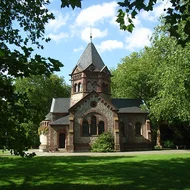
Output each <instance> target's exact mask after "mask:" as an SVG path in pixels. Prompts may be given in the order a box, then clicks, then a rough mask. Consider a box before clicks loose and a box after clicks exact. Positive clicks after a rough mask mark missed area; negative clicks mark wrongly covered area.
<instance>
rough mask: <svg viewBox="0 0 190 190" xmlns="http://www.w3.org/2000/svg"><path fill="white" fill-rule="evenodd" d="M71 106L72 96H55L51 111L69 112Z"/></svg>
mask: <svg viewBox="0 0 190 190" xmlns="http://www.w3.org/2000/svg"><path fill="white" fill-rule="evenodd" d="M69 107H70V98H53V100H52V104H51V109H50V112H51V113H68V110H69Z"/></svg>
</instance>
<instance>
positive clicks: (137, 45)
mask: <svg viewBox="0 0 190 190" xmlns="http://www.w3.org/2000/svg"><path fill="white" fill-rule="evenodd" d="M60 4H61V1H60V0H51V4H50V5H48V9H49V11H50V12H52V13H53V14H54V15H55V20H51V21H50V22H49V23H48V24H47V25H46V36H48V37H50V38H51V41H50V42H48V43H46V44H44V49H43V50H37V51H38V52H37V53H38V54H41V55H43V56H45V57H51V58H54V59H58V60H59V61H61V62H62V63H63V64H64V67H62V68H61V71H60V72H57V73H56V74H57V75H59V76H63V77H64V79H65V81H66V83H67V84H70V76H69V74H71V72H72V70H73V69H74V67H75V66H76V64H77V62H78V60H79V58H80V56H81V55H82V53H83V51H84V50H85V48H86V46H87V45H88V43H90V33H91V34H92V42H93V44H94V45H95V47H96V49H97V50H98V52H99V54H100V56H101V58H102V60H103V62H104V64H105V65H106V66H107V67H108V68H109V69H112V68H116V67H117V64H118V63H121V59H122V58H124V57H126V56H128V55H130V54H131V53H132V52H138V51H140V50H142V49H143V47H144V46H150V40H149V38H150V37H151V35H152V33H153V31H154V27H155V26H157V25H158V24H159V22H158V18H159V17H160V16H161V15H162V14H163V10H164V8H167V7H168V3H167V1H160V2H159V3H157V4H156V6H155V7H154V11H152V12H145V11H141V12H140V14H139V15H138V16H137V17H136V19H135V20H134V24H135V29H134V30H133V32H132V33H129V32H126V31H122V30H120V28H119V24H118V23H117V22H116V21H115V20H116V16H117V10H118V9H119V7H118V4H117V1H110V0H95V1H92V0H83V1H82V8H81V9H80V8H75V9H74V10H73V9H72V8H63V9H61V8H60Z"/></svg>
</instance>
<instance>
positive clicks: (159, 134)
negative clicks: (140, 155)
mask: <svg viewBox="0 0 190 190" xmlns="http://www.w3.org/2000/svg"><path fill="white" fill-rule="evenodd" d="M156 146H159V147H161V148H162V145H161V133H160V125H159V124H158V128H157V137H156Z"/></svg>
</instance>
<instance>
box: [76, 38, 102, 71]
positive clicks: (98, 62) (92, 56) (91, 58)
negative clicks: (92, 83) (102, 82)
mask: <svg viewBox="0 0 190 190" xmlns="http://www.w3.org/2000/svg"><path fill="white" fill-rule="evenodd" d="M91 64H93V65H94V66H95V68H96V69H97V70H98V71H100V70H101V69H102V68H103V67H104V66H105V65H104V62H103V61H102V58H101V57H100V55H99V53H98V51H97V50H96V48H95V46H94V44H93V43H92V42H90V43H89V44H88V45H87V47H86V49H85V50H84V52H83V54H82V55H81V57H80V59H79V61H78V63H77V66H78V67H79V68H80V70H81V71H84V70H85V69H86V68H87V67H89V66H90V65H91Z"/></svg>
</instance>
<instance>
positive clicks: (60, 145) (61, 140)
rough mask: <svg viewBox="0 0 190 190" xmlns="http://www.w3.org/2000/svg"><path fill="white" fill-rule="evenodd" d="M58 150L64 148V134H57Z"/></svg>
mask: <svg viewBox="0 0 190 190" xmlns="http://www.w3.org/2000/svg"><path fill="white" fill-rule="evenodd" d="M59 148H65V133H60V134H59Z"/></svg>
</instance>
